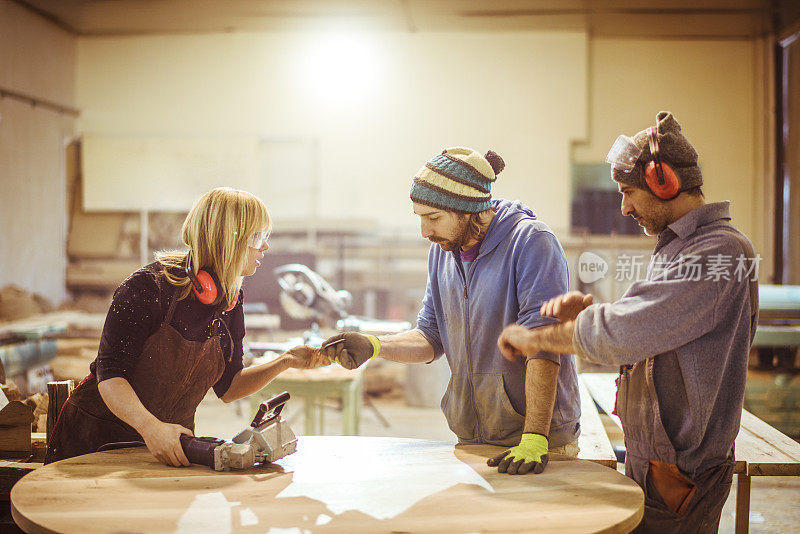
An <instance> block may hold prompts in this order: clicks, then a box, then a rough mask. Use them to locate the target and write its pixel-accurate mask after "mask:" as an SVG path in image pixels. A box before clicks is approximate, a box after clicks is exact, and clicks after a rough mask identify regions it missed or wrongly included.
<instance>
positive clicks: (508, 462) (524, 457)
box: [486, 434, 548, 475]
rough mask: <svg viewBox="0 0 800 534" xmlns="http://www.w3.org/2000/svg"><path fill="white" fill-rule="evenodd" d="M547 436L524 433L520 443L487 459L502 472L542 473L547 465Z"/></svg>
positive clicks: (518, 473) (514, 473) (513, 473)
mask: <svg viewBox="0 0 800 534" xmlns="http://www.w3.org/2000/svg"><path fill="white" fill-rule="evenodd" d="M547 447H548V444H547V438H546V437H544V436H543V435H541V434H522V439H521V440H520V441H519V445H517V446H516V447H511V448H510V449H508V450H507V451H504V452H501V453H500V454H498V455H497V456H495V457H494V458H489V459H488V460H486V463H487V464H488V465H491V466H492V467H494V466H497V470H498V471H499V472H501V473H508V474H509V475H524V474H526V473H528V472H529V471H533V472H534V473H537V474H538V473H541V472H542V471H544V468H545V467H546V466H547Z"/></svg>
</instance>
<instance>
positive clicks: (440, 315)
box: [417, 200, 580, 447]
mask: <svg viewBox="0 0 800 534" xmlns="http://www.w3.org/2000/svg"><path fill="white" fill-rule="evenodd" d="M492 205H493V207H494V209H495V210H496V214H495V216H494V219H493V220H492V223H491V225H490V226H489V229H488V231H487V232H486V236H485V237H484V238H483V241H482V242H481V245H480V251H479V252H478V256H477V257H476V258H475V260H474V261H473V262H471V263H470V264H469V267H468V268H467V270H466V272H464V270H463V265H462V263H461V258H460V256H459V255H458V253H457V251H456V252H449V253H448V252H445V251H444V250H442V248H441V247H440V246H439V245H437V244H432V245H431V248H430V251H429V253H428V286H427V288H426V290H425V299H424V300H423V303H422V310H420V312H419V317H418V319H417V329H418V330H419V331H420V332H421V333H422V334H423V335H424V336H425V338H426V339H427V340H428V341H429V342H430V344H431V345H432V346H433V348H434V352H435V353H436V357H437V358H438V357H439V356H441V355H442V353H445V354H446V355H447V361H448V363H449V364H450V370H451V373H452V376H451V378H450V383H449V384H448V385H447V391H446V392H445V395H444V397H443V398H442V411H443V412H444V415H445V417H446V418H447V423H448V424H449V425H450V429H451V430H452V431H453V432H454V433H455V434H456V436H458V439H459V440H460V441H473V442H478V443H491V444H495V445H517V444H518V443H519V440H520V437H521V436H522V429H523V425H524V422H525V417H524V414H525V361H524V360H520V361H517V362H513V363H512V362H509V361H508V360H506V359H505V358H503V355H502V354H500V351H499V349H498V348H497V338H498V337H499V336H500V333H501V332H502V331H503V328H504V327H505V326H506V325H509V324H511V323H518V324H521V325H524V326H527V327H529V328H533V327H537V326H543V325H546V324H551V323H553V322H555V320H554V319H551V318H546V317H542V316H541V315H540V314H539V309H540V308H541V306H542V304H543V303H544V302H546V301H547V300H549V299H551V298H553V297H555V296H558V295H561V294H563V293H566V292H567V291H568V288H569V274H568V270H567V261H566V258H565V256H564V251H563V249H562V248H561V245H560V244H559V242H558V240H557V239H556V236H555V235H554V234H553V232H552V231H551V230H550V228H548V227H547V225H546V224H544V223H542V222H540V221H537V220H536V215H534V214H533V212H532V211H531V209H530V208H528V207H527V206H525V205H524V204H522V203H521V202H519V201H513V202H511V201H508V200H494V201H493V203H492ZM529 357H534V358H547V359H550V360H552V361H555V362H556V363H560V370H559V375H558V392H557V395H556V403H555V407H554V409H553V419H552V423H551V426H550V436H549V444H550V447H558V446H561V445H565V444H567V443H570V442H572V441H575V440H576V439H577V438H578V435H579V434H580V423H579V419H580V395H579V393H578V377H577V374H576V373H575V360H574V358H573V356H572V355H571V354H569V355H558V354H551V353H546V352H540V353H538V354H535V355H531V356H529Z"/></svg>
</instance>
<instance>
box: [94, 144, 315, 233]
mask: <svg viewBox="0 0 800 534" xmlns="http://www.w3.org/2000/svg"><path fill="white" fill-rule="evenodd" d="M316 157H317V155H316V151H315V146H314V141H313V140H311V139H287V140H270V139H261V138H258V137H235V138H222V137H220V138H199V137H198V138H177V137H172V138H170V137H143V136H142V137H118V136H100V135H84V136H83V143H82V171H83V183H84V188H83V205H84V209H86V210H89V211H142V210H147V211H188V210H189V209H190V208H191V207H192V205H193V204H194V203H195V201H196V200H197V199H198V198H199V197H200V195H202V194H203V193H205V192H206V191H208V190H210V189H213V188H215V187H223V186H225V187H233V188H236V189H243V190H245V191H249V192H251V193H253V194H256V195H258V196H259V197H261V198H262V199H263V200H264V201H265V203H266V204H267V207H268V208H269V209H270V213H271V215H272V217H273V218H279V219H280V218H302V217H312V216H313V215H314V213H315V212H316V209H315V206H316V199H315V195H316V191H317V190H318V188H317V183H316V181H317V180H316V176H315V172H314V170H315V168H316V164H315V161H314V158H316Z"/></svg>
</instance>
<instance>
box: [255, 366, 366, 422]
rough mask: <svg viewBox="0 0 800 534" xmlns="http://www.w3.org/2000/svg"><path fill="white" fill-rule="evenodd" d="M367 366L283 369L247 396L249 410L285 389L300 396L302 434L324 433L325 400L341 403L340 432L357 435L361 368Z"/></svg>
mask: <svg viewBox="0 0 800 534" xmlns="http://www.w3.org/2000/svg"><path fill="white" fill-rule="evenodd" d="M366 368H367V365H362V366H361V367H359V368H357V369H353V370H347V369H345V368H344V367H342V366H340V365H338V364H334V365H328V366H325V367H317V368H315V369H287V370H286V371H284V372H283V373H281V374H279V375H278V376H277V377H275V378H274V379H272V381H271V382H270V383H269V384H268V385H267V386H266V387H264V388H263V389H261V390H259V391H258V392H256V393H254V394H253V395H251V396H250V408H251V413H253V414H254V413H255V412H256V411H257V410H258V405H259V404H260V403H261V402H262V401H264V400H266V399H269V398H270V397H273V396H275V395H277V394H278V393H281V392H283V391H288V392H289V394H290V395H291V396H292V398H294V399H302V400H303V403H304V410H305V429H304V430H305V432H304V433H305V434H306V435H309V436H311V435H319V434H324V433H325V406H324V403H325V399H330V398H334V399H338V400H340V401H341V403H342V434H343V435H345V436H354V435H358V427H359V423H360V421H361V403H362V397H363V395H364V371H365V370H366Z"/></svg>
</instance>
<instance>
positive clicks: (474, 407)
mask: <svg viewBox="0 0 800 534" xmlns="http://www.w3.org/2000/svg"><path fill="white" fill-rule="evenodd" d="M454 253H455V254H459V251H455V252H454ZM477 259H478V258H475V260H473V263H474V262H475V261H476V260H477ZM456 264H457V265H458V267H459V271H461V275H462V276H463V277H464V349H465V351H466V353H467V370H468V373H469V374H468V377H469V385H470V391H471V393H472V410H473V412H474V413H475V425H476V427H477V434H478V436H477V437H478V439H482V436H481V419H480V417H479V414H478V403H477V401H476V400H475V380H474V377H473V372H472V354H471V352H470V345H469V294H468V292H467V285H468V284H469V279H468V278H467V270H466V269H464V264H463V263H461V257H460V256H457V257H456Z"/></svg>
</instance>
